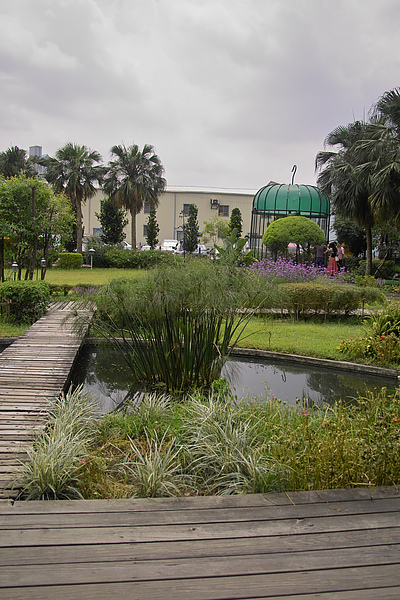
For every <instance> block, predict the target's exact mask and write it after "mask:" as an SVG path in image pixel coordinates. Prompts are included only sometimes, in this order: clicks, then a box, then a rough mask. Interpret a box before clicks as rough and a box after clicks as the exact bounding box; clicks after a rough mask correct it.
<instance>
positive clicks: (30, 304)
mask: <svg viewBox="0 0 400 600" xmlns="http://www.w3.org/2000/svg"><path fill="white" fill-rule="evenodd" d="M6 300H11V305H10V312H11V318H12V320H13V322H14V323H30V324H31V323H34V322H35V321H36V320H37V319H40V317H42V316H43V315H44V314H45V312H46V310H47V305H48V303H49V300H50V289H49V286H48V285H47V283H46V282H44V281H5V282H4V283H0V301H1V302H4V301H6Z"/></svg>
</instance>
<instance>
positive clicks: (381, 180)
mask: <svg viewBox="0 0 400 600" xmlns="http://www.w3.org/2000/svg"><path fill="white" fill-rule="evenodd" d="M368 133H369V136H368V137H369V139H368V140H366V141H364V142H363V143H362V144H361V145H360V149H361V151H362V152H363V153H364V154H365V153H366V154H367V155H368V158H369V164H368V165H367V167H368V169H369V170H370V171H371V170H372V173H373V175H372V181H371V183H372V194H371V204H372V208H373V210H375V211H376V212H380V213H382V214H384V215H385V216H386V219H388V218H390V217H392V218H393V219H394V221H395V223H396V225H397V226H398V227H399V226H400V88H396V89H394V90H391V91H389V92H386V93H385V94H384V95H383V96H382V97H381V98H380V100H378V102H377V103H376V105H375V107H374V109H373V120H372V122H371V124H370V125H369V127H368Z"/></svg>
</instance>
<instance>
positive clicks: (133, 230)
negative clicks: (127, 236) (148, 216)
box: [130, 207, 136, 250]
mask: <svg viewBox="0 0 400 600" xmlns="http://www.w3.org/2000/svg"><path fill="white" fill-rule="evenodd" d="M130 213H131V244H132V250H136V210H135V209H134V208H133V207H132V208H131V210H130Z"/></svg>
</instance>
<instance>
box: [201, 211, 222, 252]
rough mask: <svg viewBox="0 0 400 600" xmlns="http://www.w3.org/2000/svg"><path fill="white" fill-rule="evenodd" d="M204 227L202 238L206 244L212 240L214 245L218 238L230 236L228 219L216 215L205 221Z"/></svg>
mask: <svg viewBox="0 0 400 600" xmlns="http://www.w3.org/2000/svg"><path fill="white" fill-rule="evenodd" d="M203 223H204V229H203V231H202V232H201V239H202V241H203V243H204V244H208V243H209V242H211V243H212V244H213V245H215V243H216V242H217V241H218V238H226V237H228V236H229V227H228V224H227V222H226V219H222V218H221V217H219V216H218V215H215V216H214V217H213V218H212V219H209V220H208V221H203Z"/></svg>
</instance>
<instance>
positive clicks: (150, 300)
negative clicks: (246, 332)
mask: <svg viewBox="0 0 400 600" xmlns="http://www.w3.org/2000/svg"><path fill="white" fill-rule="evenodd" d="M141 254H142V253H141ZM189 263H190V264H189ZM201 263H202V264H195V261H194V260H193V261H187V263H185V262H184V261H182V262H181V263H180V265H179V267H178V266H173V267H169V268H164V269H159V270H157V271H154V272H151V273H149V275H148V277H147V278H146V279H144V280H142V281H140V282H139V281H131V280H117V281H114V282H112V283H111V285H110V286H109V287H108V288H107V289H104V290H101V291H100V293H99V295H98V297H97V299H96V305H97V319H96V321H95V322H94V324H93V327H94V328H95V330H97V331H98V334H100V335H103V336H105V337H106V338H108V339H111V340H112V341H113V343H114V344H115V345H116V346H117V348H118V350H119V351H120V352H121V353H122V355H123V356H124V358H125V360H126V362H127V364H128V366H129V368H130V369H131V372H132V381H141V382H145V383H146V384H148V385H150V386H155V385H162V386H163V387H164V388H165V389H167V390H173V391H176V392H179V391H184V390H188V389H191V388H193V387H201V386H206V385H210V384H211V383H212V381H214V380H215V379H217V378H218V377H219V374H220V371H221V368H222V366H223V364H224V361H225V360H226V356H227V355H228V353H229V350H230V348H231V346H232V345H233V344H234V342H236V341H237V339H238V338H239V337H240V334H241V332H242V330H243V329H244V326H245V324H246V322H247V320H248V319H249V318H250V316H251V313H246V312H244V313H242V314H241V315H239V316H238V315H237V313H236V311H235V308H236V307H238V306H241V307H242V306H246V303H245V296H246V291H245V290H244V289H243V288H242V287H241V286H240V284H239V280H241V281H244V280H245V277H246V276H245V274H244V273H237V272H236V270H234V271H230V270H229V269H227V268H223V267H220V266H219V265H213V264H212V263H211V261H201ZM120 338H122V339H123V340H124V343H123V344H121V343H120V341H119V340H120Z"/></svg>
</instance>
